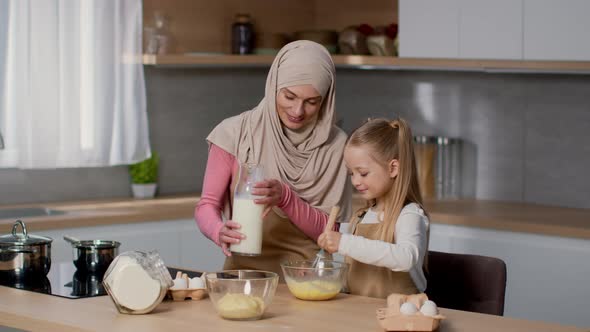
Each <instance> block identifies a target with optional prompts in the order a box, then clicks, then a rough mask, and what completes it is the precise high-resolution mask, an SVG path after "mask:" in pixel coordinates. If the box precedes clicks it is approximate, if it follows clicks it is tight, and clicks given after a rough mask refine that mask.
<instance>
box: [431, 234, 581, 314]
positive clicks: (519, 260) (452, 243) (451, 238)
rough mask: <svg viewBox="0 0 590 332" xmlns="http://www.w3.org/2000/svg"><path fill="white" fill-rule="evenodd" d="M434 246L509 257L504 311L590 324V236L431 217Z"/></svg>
mask: <svg viewBox="0 0 590 332" xmlns="http://www.w3.org/2000/svg"><path fill="white" fill-rule="evenodd" d="M430 250H435V251H445V252H453V253H466V254H476V255H484V256H493V257H498V258H500V259H502V260H504V262H506V266H507V273H508V279H507V285H506V302H505V310H504V315H505V316H509V317H517V318H525V319H531V320H541V321H552V322H558V323H561V324H567V325H576V326H590V316H589V315H588V307H587V303H588V299H589V298H590V287H588V276H589V275H590V264H588V257H589V256H590V240H587V239H575V238H566V237H559V236H547V235H537V234H530V233H519V232H509V231H495V230H489V229H482V228H476V227H465V226H455V225H445V224H440V223H432V224H431V229H430Z"/></svg>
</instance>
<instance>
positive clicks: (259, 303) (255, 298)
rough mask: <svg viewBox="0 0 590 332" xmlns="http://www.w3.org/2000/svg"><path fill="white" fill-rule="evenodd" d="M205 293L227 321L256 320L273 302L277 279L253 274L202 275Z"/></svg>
mask: <svg viewBox="0 0 590 332" xmlns="http://www.w3.org/2000/svg"><path fill="white" fill-rule="evenodd" d="M205 280H206V283H207V292H208V293H209V297H210V298H211V302H213V306H214V307H215V310H216V311H217V313H218V314H219V315H220V316H221V317H222V318H225V319H230V320H256V319H260V318H262V315H263V314H264V311H265V310H266V308H268V306H269V305H270V304H271V302H272V298H273V297H274V294H275V290H276V288H277V284H278V282H279V275H278V274H276V273H274V272H267V271H254V270H227V271H221V272H210V273H206V274H205Z"/></svg>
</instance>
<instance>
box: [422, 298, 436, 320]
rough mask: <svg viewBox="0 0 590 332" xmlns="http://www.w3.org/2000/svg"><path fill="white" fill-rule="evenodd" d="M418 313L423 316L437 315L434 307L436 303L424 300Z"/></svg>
mask: <svg viewBox="0 0 590 332" xmlns="http://www.w3.org/2000/svg"><path fill="white" fill-rule="evenodd" d="M420 312H421V313H422V314H423V315H424V316H431V317H432V316H436V315H437V314H438V308H437V307H436V303H434V302H432V301H430V300H426V301H424V304H422V308H420Z"/></svg>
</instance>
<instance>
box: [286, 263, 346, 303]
mask: <svg viewBox="0 0 590 332" xmlns="http://www.w3.org/2000/svg"><path fill="white" fill-rule="evenodd" d="M313 263H314V261H313V260H301V261H288V262H283V263H281V269H282V270H283V274H284V276H285V281H286V282H287V287H289V291H290V292H291V294H293V295H294V296H295V297H296V298H298V299H301V300H308V301H322V300H329V299H331V298H334V297H335V296H336V295H338V293H340V290H341V289H342V288H343V287H344V285H345V284H346V274H347V272H348V264H346V263H343V262H337V261H331V260H324V261H323V267H321V264H320V265H317V266H316V267H314V266H313Z"/></svg>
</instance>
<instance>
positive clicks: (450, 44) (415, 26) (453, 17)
mask: <svg viewBox="0 0 590 332" xmlns="http://www.w3.org/2000/svg"><path fill="white" fill-rule="evenodd" d="M458 5H459V0H400V1H399V55H400V57H406V58H457V57H458V56H459V34H458V24H459V10H458V9H459V7H458Z"/></svg>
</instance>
